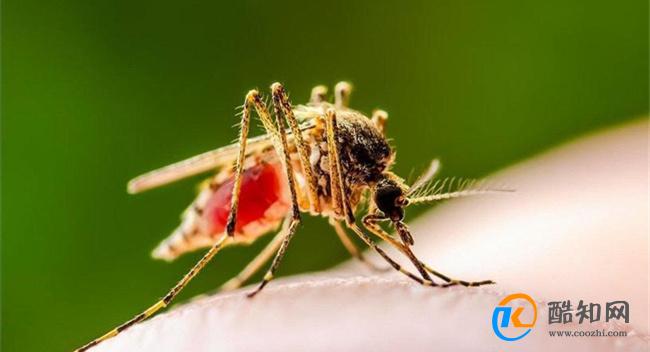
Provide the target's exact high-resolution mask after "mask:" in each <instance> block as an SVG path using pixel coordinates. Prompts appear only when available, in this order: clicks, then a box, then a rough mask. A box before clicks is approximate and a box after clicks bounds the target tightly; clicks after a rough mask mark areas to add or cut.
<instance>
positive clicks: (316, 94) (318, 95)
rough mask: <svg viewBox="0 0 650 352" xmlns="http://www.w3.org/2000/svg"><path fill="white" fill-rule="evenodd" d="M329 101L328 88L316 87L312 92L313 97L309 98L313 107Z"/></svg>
mask: <svg viewBox="0 0 650 352" xmlns="http://www.w3.org/2000/svg"><path fill="white" fill-rule="evenodd" d="M326 100H327V87H325V86H316V87H314V88H312V90H311V96H310V98H309V103H310V104H312V105H318V104H320V103H322V102H324V101H326Z"/></svg>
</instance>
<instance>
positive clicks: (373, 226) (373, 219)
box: [363, 214, 494, 287]
mask: <svg viewBox="0 0 650 352" xmlns="http://www.w3.org/2000/svg"><path fill="white" fill-rule="evenodd" d="M379 220H383V218H380V217H377V216H374V215H372V214H370V215H367V216H365V217H364V218H363V224H364V225H365V227H366V228H367V229H368V230H369V231H371V232H372V233H374V234H375V235H377V236H378V237H379V238H381V239H382V240H384V241H386V242H388V243H390V244H391V245H392V246H393V247H395V248H397V249H399V250H400V251H401V252H402V253H404V254H405V255H407V256H408V254H406V253H405V251H408V250H409V248H408V247H407V246H405V245H403V244H402V243H400V242H398V241H397V240H395V239H394V238H393V236H391V235H390V234H388V233H387V232H386V231H384V230H383V229H382V228H381V227H379V226H378V225H377V222H378V221H379ZM420 265H421V266H422V267H423V268H424V269H425V270H426V271H428V272H429V273H431V274H432V275H435V276H437V277H439V278H440V279H442V280H444V281H445V282H446V284H443V285H442V287H449V286H454V285H462V286H467V287H469V286H482V285H489V284H494V281H492V280H483V281H465V280H457V279H452V278H450V277H448V276H447V275H444V274H442V273H440V272H438V271H436V270H434V269H432V268H431V267H430V266H428V265H427V264H426V263H423V262H421V261H420Z"/></svg>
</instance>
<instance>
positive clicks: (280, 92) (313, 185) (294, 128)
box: [271, 82, 320, 214]
mask: <svg viewBox="0 0 650 352" xmlns="http://www.w3.org/2000/svg"><path fill="white" fill-rule="evenodd" d="M271 91H272V94H273V107H274V109H275V115H276V119H279V117H280V114H282V115H284V117H285V119H286V120H287V123H288V124H289V128H290V129H291V134H292V136H293V140H294V143H295V145H296V149H297V150H298V155H299V156H300V164H301V166H302V171H303V175H304V176H305V179H306V180H307V194H308V196H309V203H310V206H311V209H312V210H313V211H314V213H316V214H318V213H320V200H319V197H318V180H317V179H316V176H314V171H313V170H312V168H311V163H310V161H309V150H308V147H307V144H306V143H305V140H304V139H303V137H302V132H301V131H300V127H299V126H298V121H297V120H296V117H295V116H294V114H293V108H292V107H291V102H290V101H289V96H288V95H287V92H286V91H285V89H284V87H283V86H282V84H280V83H277V82H276V83H273V84H272V85H271ZM278 129H280V130H282V131H281V133H285V132H284V127H282V124H281V122H280V121H278ZM285 149H287V150H288V148H287V146H286V145H285Z"/></svg>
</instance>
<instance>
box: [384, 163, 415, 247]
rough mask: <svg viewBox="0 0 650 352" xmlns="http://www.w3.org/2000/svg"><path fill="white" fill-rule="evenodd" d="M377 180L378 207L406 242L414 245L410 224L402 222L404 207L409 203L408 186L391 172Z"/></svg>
mask: <svg viewBox="0 0 650 352" xmlns="http://www.w3.org/2000/svg"><path fill="white" fill-rule="evenodd" d="M383 176H384V177H383V178H382V179H381V180H379V182H377V185H376V186H375V192H374V201H375V205H376V206H377V208H378V209H379V210H380V211H381V212H382V213H384V215H383V216H385V219H388V220H390V221H391V222H392V223H393V226H395V229H396V230H397V232H398V233H399V235H400V237H401V238H402V241H403V242H404V243H405V244H408V245H413V236H411V233H410V232H409V230H408V226H406V224H404V223H403V222H402V220H403V219H404V208H405V207H406V206H408V205H409V200H408V198H407V197H406V192H407V188H406V186H405V185H404V184H403V183H402V182H400V179H399V178H398V177H396V176H394V175H393V174H391V173H388V174H384V175H383Z"/></svg>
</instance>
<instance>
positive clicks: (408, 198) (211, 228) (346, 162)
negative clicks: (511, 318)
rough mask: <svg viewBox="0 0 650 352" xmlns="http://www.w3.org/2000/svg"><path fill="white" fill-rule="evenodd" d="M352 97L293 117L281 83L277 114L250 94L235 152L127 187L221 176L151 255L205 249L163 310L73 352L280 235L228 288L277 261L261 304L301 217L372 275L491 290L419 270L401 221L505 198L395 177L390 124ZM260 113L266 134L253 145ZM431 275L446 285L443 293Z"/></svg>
mask: <svg viewBox="0 0 650 352" xmlns="http://www.w3.org/2000/svg"><path fill="white" fill-rule="evenodd" d="M351 90H352V86H351V85H350V84H349V83H347V82H339V83H338V84H336V86H335V89H334V103H333V104H332V103H330V102H328V100H327V87H325V86H316V87H315V88H313V89H312V92H311V98H310V100H309V103H307V104H304V105H295V106H294V105H292V104H291V102H290V100H289V96H288V94H287V93H286V90H285V88H284V87H283V86H282V85H281V84H280V83H274V84H272V85H271V98H272V99H271V101H272V111H273V113H272V112H271V111H270V110H269V108H268V106H267V103H266V102H265V100H264V99H263V98H262V96H261V95H260V93H259V92H258V91H257V90H251V91H249V92H248V94H246V98H245V101H244V105H243V107H242V111H241V123H240V124H239V138H238V142H237V143H235V144H232V145H229V146H225V147H222V148H218V149H215V150H212V151H208V152H205V153H203V154H200V155H197V156H194V157H191V158H189V159H186V160H183V161H180V162H177V163H174V164H172V165H169V166H165V167H163V168H160V169H157V170H154V171H151V172H148V173H146V174H144V175H142V176H139V177H136V178H135V179H133V180H131V181H130V182H129V184H128V192H129V193H131V194H134V193H140V192H143V191H146V190H149V189H152V188H156V187H159V186H163V185H165V184H168V183H171V182H174V181H178V180H180V179H183V178H187V177H190V176H193V175H196V174H200V173H203V172H207V171H211V170H216V173H215V175H214V176H212V177H211V178H209V179H208V180H206V181H205V182H203V183H202V184H201V187H200V191H199V193H198V195H197V197H196V199H195V200H194V201H193V202H192V203H191V204H190V206H189V207H188V208H187V209H186V210H185V212H184V213H183V216H182V221H181V224H180V226H179V227H178V228H177V229H176V230H175V231H173V232H172V234H171V235H170V236H169V237H168V238H167V239H165V240H164V241H162V242H161V243H160V244H159V245H158V246H157V247H156V248H155V249H154V251H153V252H152V256H153V257H154V258H158V259H163V260H168V261H171V260H174V259H175V258H176V257H178V256H179V255H181V254H183V253H186V252H189V251H193V250H196V249H199V248H203V247H209V250H208V251H207V253H205V255H204V256H203V257H202V258H201V259H200V260H199V261H198V262H197V263H196V264H195V265H194V267H192V269H190V270H189V272H188V273H187V274H185V276H184V277H183V278H182V279H181V280H180V281H179V282H178V283H177V284H176V285H175V286H174V287H173V288H172V289H171V290H170V291H169V292H168V293H167V294H166V295H165V296H164V297H163V298H162V299H161V300H159V301H158V302H156V303H155V304H154V305H152V306H151V307H149V308H147V309H146V310H145V311H143V312H142V313H140V314H138V315H136V316H135V317H133V318H132V319H131V320H129V321H127V322H125V323H123V324H122V325H120V326H118V327H116V328H115V329H113V330H111V331H110V332H108V333H106V334H105V335H103V336H101V337H99V338H97V339H95V340H93V341H91V342H89V343H88V344H86V345H85V346H83V347H81V348H79V349H78V350H77V351H85V350H87V349H89V348H91V347H93V346H95V345H97V344H99V343H100V342H102V341H104V340H107V339H109V338H111V337H113V336H116V335H117V334H119V333H120V332H122V331H124V330H126V329H128V328H130V327H131V326H133V325H135V324H137V323H139V322H141V321H143V320H145V319H147V318H149V317H150V316H152V315H153V314H155V313H156V312H158V311H159V310H161V309H163V308H165V307H167V306H168V305H169V304H170V303H171V302H172V300H173V299H174V298H175V297H176V296H177V295H178V293H179V292H181V290H182V289H183V288H184V287H185V286H186V285H187V284H188V283H189V282H190V280H192V279H193V278H194V277H195V276H196V275H197V274H198V273H199V272H200V271H201V270H202V269H203V268H204V267H205V266H206V265H207V264H208V262H209V261H210V260H211V259H212V258H213V257H214V256H215V255H216V254H217V253H218V252H219V251H220V250H221V249H223V248H224V247H226V246H229V245H232V244H237V243H250V242H252V241H254V240H256V239H258V238H259V237H261V236H262V235H264V234H266V233H269V232H273V231H276V230H278V229H279V231H278V232H277V234H276V235H275V236H274V237H273V239H272V240H271V241H270V242H269V243H268V245H267V246H266V247H265V248H264V249H263V250H262V251H261V252H260V253H259V254H258V255H257V257H255V258H254V259H253V260H252V261H251V262H250V263H249V264H248V265H247V266H246V267H245V268H244V269H243V270H242V271H241V272H240V273H239V274H238V275H237V276H235V277H234V278H232V279H231V280H229V281H228V282H226V283H225V284H224V285H223V286H222V289H223V290H233V289H236V288H239V287H240V286H242V285H243V284H244V283H245V282H246V281H247V280H248V279H250V277H251V276H253V275H254V274H255V273H256V272H257V271H258V270H259V269H260V268H261V267H263V266H264V265H265V263H267V262H268V261H269V260H270V259H271V257H273V261H272V262H271V265H270V267H269V269H268V271H267V272H266V275H264V278H263V280H262V282H261V283H260V284H259V285H258V286H257V288H256V289H255V290H253V291H252V292H250V293H248V297H253V296H255V295H256V294H258V293H259V292H260V291H261V290H262V289H263V288H264V287H265V286H266V285H267V284H268V283H269V282H270V281H271V280H272V279H273V278H274V275H275V273H276V270H277V269H278V267H279V265H280V262H281V261H282V258H283V257H284V254H285V252H286V250H287V247H288V245H289V243H290V242H291V239H292V238H293V236H294V234H295V233H296V230H297V229H298V225H299V224H300V222H301V214H302V213H307V214H310V215H314V216H318V215H320V216H323V217H326V218H328V219H329V223H330V225H331V226H332V227H333V229H334V232H335V233H336V234H337V235H338V238H339V240H340V241H341V242H342V244H343V246H344V247H345V248H346V249H347V250H348V251H349V252H350V254H351V255H352V256H353V257H355V258H357V259H359V260H360V261H362V262H364V263H365V264H367V265H368V266H369V267H371V268H372V269H374V270H385V269H388V270H390V267H392V268H393V269H395V270H397V271H399V272H400V273H402V274H404V275H406V276H407V277H409V278H410V279H412V280H414V281H416V282H417V283H419V284H421V285H424V286H438V287H449V286H454V285H463V286H481V285H487V284H492V283H494V282H493V281H491V280H484V281H473V282H469V281H464V280H456V279H452V278H450V277H448V276H446V275H444V274H442V273H440V272H437V271H436V270H434V269H432V268H431V267H429V266H428V265H427V264H425V263H423V262H422V261H420V260H419V259H418V258H417V257H416V255H415V254H414V253H413V251H412V249H411V247H412V246H413V244H414V240H413V237H412V236H411V233H410V231H409V228H408V226H407V225H406V224H405V223H404V222H403V220H404V210H405V208H406V207H408V206H410V205H418V204H427V203H432V202H436V201H440V200H444V199H449V198H457V197H464V196H469V195H476V194H483V193H489V192H500V191H509V190H508V189H506V188H499V187H492V186H490V185H486V184H484V183H483V182H476V181H471V180H470V181H467V180H466V181H463V180H456V179H444V180H437V181H435V182H433V179H434V176H435V174H436V172H437V171H438V169H439V166H440V163H439V162H438V160H434V161H433V162H432V163H431V165H430V166H429V168H428V170H427V171H426V172H424V173H423V174H422V175H421V176H420V177H419V178H418V179H417V180H416V181H415V182H414V183H413V184H411V185H410V186H409V185H407V183H406V182H405V181H404V180H403V179H402V178H400V177H399V176H397V175H396V174H394V173H393V172H392V171H391V166H392V165H393V163H394V161H395V151H394V149H393V148H392V147H391V146H390V145H389V143H388V141H387V139H386V136H385V130H386V123H387V119H388V114H387V113H386V112H385V111H382V110H375V111H374V112H373V114H372V116H371V117H370V118H368V117H367V116H365V115H364V114H362V113H360V112H358V111H356V110H353V109H350V108H349V107H348V106H349V98H350V93H351ZM253 112H255V113H256V116H257V118H258V119H259V120H260V121H261V123H262V126H263V128H264V130H265V132H266V133H265V134H263V135H260V136H257V137H253V138H249V137H248V134H249V127H250V123H251V119H252V118H253V116H254V115H253ZM362 211H365V215H363V216H362V217H361V221H360V222H359V224H357V216H358V213H360V212H362ZM382 225H383V226H382ZM387 226H389V227H392V228H394V230H395V232H396V234H395V235H393V234H392V233H391V232H389V230H386V229H385V228H386V227H387ZM349 231H351V232H352V233H353V234H354V235H356V236H357V237H359V238H360V239H361V240H362V241H363V243H365V244H366V245H367V246H368V247H370V248H371V249H372V250H374V251H375V252H377V253H378V254H379V256H381V258H383V260H385V261H386V262H387V263H388V264H389V265H390V266H387V267H385V268H380V267H377V266H375V265H374V264H372V263H371V262H369V261H368V260H366V258H365V257H364V256H363V254H362V252H361V251H360V250H359V248H358V247H357V246H356V245H355V244H354V242H353V241H352V240H351V238H350V237H349ZM373 235H374V236H376V239H380V240H383V241H385V242H387V243H388V244H389V245H391V246H393V247H395V248H396V249H397V250H399V252H401V254H403V255H404V256H405V257H406V258H408V260H409V261H410V262H411V263H412V265H413V267H414V268H415V269H416V270H417V272H418V274H414V273H413V272H411V271H409V270H407V269H406V268H404V267H402V266H401V265H400V264H398V262H397V261H395V260H394V259H393V258H392V257H391V256H389V255H388V253H386V252H385V251H384V250H382V249H381V248H380V247H379V246H378V245H377V243H376V242H375V240H376V239H373V237H372V236H373ZM431 276H434V277H437V278H439V279H441V280H442V281H443V282H441V283H436V282H434V280H433V279H432V277H431Z"/></svg>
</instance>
